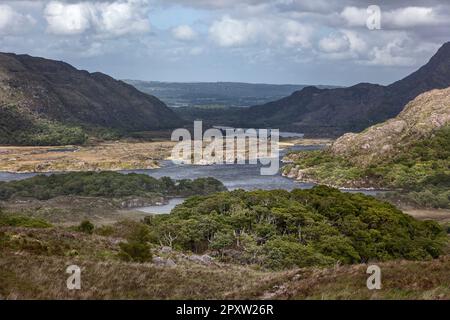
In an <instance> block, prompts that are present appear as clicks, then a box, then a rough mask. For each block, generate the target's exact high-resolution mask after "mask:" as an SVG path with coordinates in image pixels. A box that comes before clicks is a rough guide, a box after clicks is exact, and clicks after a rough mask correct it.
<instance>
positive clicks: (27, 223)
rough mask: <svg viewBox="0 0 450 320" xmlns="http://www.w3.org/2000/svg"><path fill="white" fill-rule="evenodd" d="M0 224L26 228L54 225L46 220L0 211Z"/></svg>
mask: <svg viewBox="0 0 450 320" xmlns="http://www.w3.org/2000/svg"><path fill="white" fill-rule="evenodd" d="M0 226H10V227H24V228H50V227H52V225H51V224H50V223H48V222H47V221H45V220H42V219H36V218H31V217H25V216H20V215H5V214H1V213H0Z"/></svg>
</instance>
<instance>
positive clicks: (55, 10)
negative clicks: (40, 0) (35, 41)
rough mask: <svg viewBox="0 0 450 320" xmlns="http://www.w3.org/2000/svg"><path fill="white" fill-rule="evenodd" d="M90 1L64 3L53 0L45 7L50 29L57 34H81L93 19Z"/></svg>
mask: <svg viewBox="0 0 450 320" xmlns="http://www.w3.org/2000/svg"><path fill="white" fill-rule="evenodd" d="M92 9H93V8H92V5H91V4H89V3H79V4H64V3H62V2H57V1H52V2H50V3H49V4H48V5H47V6H46V8H45V18H46V20H47V22H48V31H49V32H50V33H55V34H79V33H83V32H85V31H86V30H88V29H89V28H90V26H91V20H92V14H93V12H92Z"/></svg>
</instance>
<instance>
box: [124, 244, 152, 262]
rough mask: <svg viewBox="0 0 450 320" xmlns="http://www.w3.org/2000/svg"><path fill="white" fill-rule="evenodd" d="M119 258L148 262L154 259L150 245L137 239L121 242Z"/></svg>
mask: <svg viewBox="0 0 450 320" xmlns="http://www.w3.org/2000/svg"><path fill="white" fill-rule="evenodd" d="M119 246H120V252H119V258H120V259H122V260H124V261H133V262H141V263H143V262H147V261H150V260H151V259H152V253H151V251H150V246H149V245H148V244H147V243H141V242H137V241H132V242H128V243H126V242H122V243H120V244H119Z"/></svg>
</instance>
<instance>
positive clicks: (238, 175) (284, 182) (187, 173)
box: [0, 146, 377, 214]
mask: <svg viewBox="0 0 450 320" xmlns="http://www.w3.org/2000/svg"><path fill="white" fill-rule="evenodd" d="M321 148H323V147H322V146H294V147H291V148H289V149H287V150H283V151H281V152H280V159H281V158H282V157H283V155H284V154H286V152H288V151H299V150H317V149H321ZM160 164H161V167H160V168H157V169H150V170H126V171H120V172H122V173H141V174H147V175H149V176H151V177H154V178H161V177H170V178H172V179H174V180H181V179H197V178H206V177H213V178H216V179H218V180H220V181H221V182H222V183H223V184H224V185H225V187H227V188H228V190H236V189H243V190H256V189H264V190H274V189H284V190H289V191H290V190H293V189H295V188H300V189H309V188H312V187H313V186H314V184H313V183H301V182H297V181H295V180H293V179H288V178H285V177H283V176H282V175H281V174H280V173H278V174H277V175H274V176H262V175H261V174H260V168H261V165H260V164H257V165H250V164H217V165H206V166H196V165H179V164H174V163H173V162H172V161H166V160H165V161H161V162H160ZM282 165H283V164H282V163H281V161H280V168H281V167H282ZM35 175H36V174H35V173H6V172H0V181H12V180H21V179H26V178H29V177H32V176H35ZM345 191H348V192H363V193H365V194H369V195H375V194H376V193H377V191H375V190H362V191H360V190H345ZM182 201H183V199H181V198H176V199H171V200H170V201H169V203H168V204H165V205H162V206H152V207H146V208H140V209H139V210H140V211H143V212H147V213H156V214H164V213H170V210H172V209H173V208H174V207H175V206H176V205H177V204H180V203H181V202H182Z"/></svg>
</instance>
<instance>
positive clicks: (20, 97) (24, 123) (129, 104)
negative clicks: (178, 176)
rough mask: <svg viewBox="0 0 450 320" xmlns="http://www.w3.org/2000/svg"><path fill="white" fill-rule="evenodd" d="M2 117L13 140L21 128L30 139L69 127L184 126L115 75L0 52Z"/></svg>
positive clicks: (127, 129)
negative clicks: (29, 130) (33, 136)
mask: <svg viewBox="0 0 450 320" xmlns="http://www.w3.org/2000/svg"><path fill="white" fill-rule="evenodd" d="M0 116H1V117H0V119H1V120H3V121H1V122H0V124H1V127H0V131H1V132H3V133H6V134H8V133H9V135H10V136H11V137H12V140H14V139H13V138H14V137H15V131H18V130H17V129H18V128H30V127H32V128H33V129H32V130H31V132H30V134H29V136H32V135H34V134H38V135H39V134H43V135H45V134H46V130H53V129H54V128H57V129H56V131H57V133H59V135H60V136H64V134H61V132H63V131H64V130H65V128H70V130H75V129H74V128H82V130H84V129H92V128H102V129H106V130H109V129H114V130H117V131H121V132H132V131H146V130H155V129H165V128H172V127H176V126H179V125H180V124H181V123H182V121H181V120H180V119H179V118H178V116H177V115H176V114H175V113H174V112H173V111H171V110H170V109H169V108H168V107H167V106H166V105H165V104H164V103H163V102H161V101H160V100H159V99H157V98H156V97H153V96H150V95H147V94H145V93H142V92H140V91H138V90H137V89H135V88H134V87H133V86H131V85H128V84H126V83H124V82H122V81H117V80H115V79H113V78H111V77H110V76H107V75H105V74H102V73H99V72H95V73H89V72H87V71H83V70H77V69H75V68H74V67H72V66H71V65H69V64H67V63H64V62H60V61H53V60H48V59H43V58H36V57H31V56H28V55H16V54H11V53H0ZM5 119H8V121H6V120H5ZM49 128H50V129H49ZM60 128H64V129H60ZM52 132H53V131H52ZM6 140H8V139H6ZM9 140H11V139H9ZM25 140H26V139H25ZM44 140H45V139H44ZM1 142H2V143H8V141H5V139H2V140H1ZM11 142H12V143H14V142H15V141H11Z"/></svg>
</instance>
